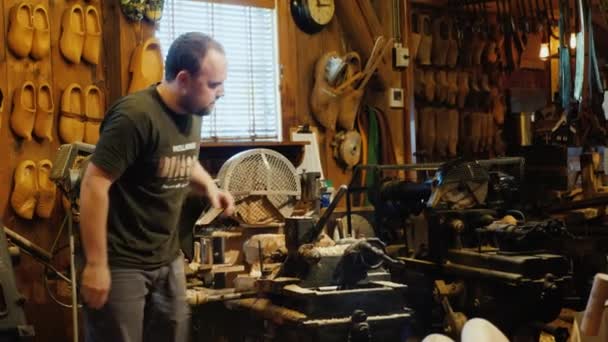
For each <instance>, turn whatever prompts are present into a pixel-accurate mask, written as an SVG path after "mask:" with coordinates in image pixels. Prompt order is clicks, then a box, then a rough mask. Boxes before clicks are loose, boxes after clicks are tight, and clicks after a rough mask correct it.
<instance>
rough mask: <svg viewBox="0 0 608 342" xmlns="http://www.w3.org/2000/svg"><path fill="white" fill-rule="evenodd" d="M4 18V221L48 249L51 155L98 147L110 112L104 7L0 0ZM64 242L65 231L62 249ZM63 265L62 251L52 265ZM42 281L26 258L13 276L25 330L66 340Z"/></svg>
mask: <svg viewBox="0 0 608 342" xmlns="http://www.w3.org/2000/svg"><path fill="white" fill-rule="evenodd" d="M0 13H2V15H1V16H0V46H2V48H0V163H1V165H2V167H0V210H1V213H0V217H1V218H2V219H1V222H2V224H3V225H4V226H6V227H8V228H11V229H13V230H15V231H17V232H18V233H20V234H22V235H24V236H25V237H26V238H28V239H31V240H32V241H33V242H35V243H37V244H39V245H40V246H41V247H43V248H45V249H50V248H51V245H52V244H53V241H54V239H55V237H56V235H57V233H58V231H59V228H60V225H61V223H62V220H63V218H64V215H65V212H64V209H63V206H62V205H58V204H60V203H61V196H62V195H61V194H60V193H59V190H57V189H56V187H55V184H53V183H52V182H50V181H49V179H48V173H49V171H50V168H51V167H52V163H53V161H54V158H55V154H56V151H57V149H58V147H59V146H60V144H62V143H67V142H74V141H84V142H88V143H95V142H96V141H97V137H98V133H97V131H98V128H99V125H100V123H101V120H102V119H103V115H104V113H105V110H106V100H105V94H106V93H107V85H106V81H105V79H106V76H105V61H104V59H105V57H104V51H103V8H102V4H101V3H100V2H99V1H85V0H3V1H2V2H0ZM74 89H77V90H78V91H75V90H74ZM66 241H67V237H66V236H65V231H64V234H63V236H62V237H61V238H60V240H59V246H61V245H63V244H65V243H66ZM66 260H67V254H66V253H65V251H64V252H62V253H59V255H58V257H57V260H56V263H57V264H58V266H61V267H63V266H65V265H66ZM42 274H43V266H42V265H40V264H39V263H37V262H35V261H34V260H33V259H32V258H30V257H28V256H23V257H22V258H21V261H20V264H19V265H18V266H17V267H16V276H17V281H18V286H19V290H20V291H21V292H22V294H23V295H24V297H25V298H26V315H27V318H28V321H29V322H30V323H33V324H34V326H35V329H36V336H37V338H40V340H48V341H60V340H66V336H70V335H71V331H72V330H71V319H70V314H69V312H68V311H67V310H64V309H62V308H61V307H59V306H58V305H57V304H54V303H53V302H52V301H51V300H50V298H49V297H48V296H47V294H46V291H45V290H44V285H43V282H42V279H43V278H42ZM53 286H54V285H53V284H51V288H52V287H53ZM34 307H35V309H34Z"/></svg>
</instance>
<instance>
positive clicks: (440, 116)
mask: <svg viewBox="0 0 608 342" xmlns="http://www.w3.org/2000/svg"><path fill="white" fill-rule="evenodd" d="M447 119H448V109H447V108H443V107H442V108H437V110H436V111H435V153H436V154H437V156H438V157H439V158H441V159H444V158H445V157H446V156H447V155H448V145H449V142H450V141H449V139H450V136H449V128H448V126H447V125H446V123H447Z"/></svg>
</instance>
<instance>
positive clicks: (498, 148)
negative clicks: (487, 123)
mask: <svg viewBox="0 0 608 342" xmlns="http://www.w3.org/2000/svg"><path fill="white" fill-rule="evenodd" d="M493 143H494V145H493V146H494V153H495V154H496V155H497V156H504V155H505V153H506V152H507V146H506V145H505V142H504V140H503V139H502V129H498V128H496V130H495V132H494V141H493Z"/></svg>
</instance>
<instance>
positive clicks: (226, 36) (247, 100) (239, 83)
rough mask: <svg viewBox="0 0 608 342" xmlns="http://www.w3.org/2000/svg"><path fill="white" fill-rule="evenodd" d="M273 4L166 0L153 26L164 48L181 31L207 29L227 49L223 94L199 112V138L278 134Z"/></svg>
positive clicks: (259, 137)
mask: <svg viewBox="0 0 608 342" xmlns="http://www.w3.org/2000/svg"><path fill="white" fill-rule="evenodd" d="M276 26H277V23H276V13H275V9H269V8H261V7H253V6H245V5H235V4H221V3H214V2H212V1H201V0H166V1H165V8H164V12H163V17H162V19H161V21H160V25H159V28H158V31H157V38H158V39H159V40H160V42H161V46H162V50H163V54H165V56H166V52H167V50H168V49H169V46H170V45H171V43H172V42H173V40H174V39H175V38H177V37H178V36H179V35H180V34H182V33H185V32H191V31H199V32H203V33H206V34H209V35H211V36H212V37H214V38H215V39H216V40H217V41H219V42H220V43H221V44H222V45H223V46H224V49H225V51H226V58H227V60H228V78H227V79H226V82H225V84H224V89H225V96H224V98H222V99H221V100H219V101H218V102H217V103H216V106H215V111H214V112H213V113H212V114H211V115H209V116H206V117H204V118H203V127H202V130H201V135H202V137H201V138H202V139H203V140H212V141H243V140H251V141H253V140H280V137H281V132H280V130H281V122H280V121H281V115H280V113H281V111H280V99H279V89H278V74H279V63H278V49H277V35H276V33H277V32H276Z"/></svg>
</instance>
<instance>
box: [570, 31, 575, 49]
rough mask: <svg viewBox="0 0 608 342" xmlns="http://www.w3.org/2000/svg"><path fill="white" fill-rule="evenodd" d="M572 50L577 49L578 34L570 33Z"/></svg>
mask: <svg viewBox="0 0 608 342" xmlns="http://www.w3.org/2000/svg"><path fill="white" fill-rule="evenodd" d="M570 49H572V50H574V49H576V33H574V32H572V33H570Z"/></svg>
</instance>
